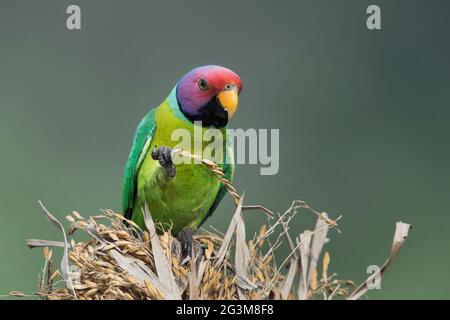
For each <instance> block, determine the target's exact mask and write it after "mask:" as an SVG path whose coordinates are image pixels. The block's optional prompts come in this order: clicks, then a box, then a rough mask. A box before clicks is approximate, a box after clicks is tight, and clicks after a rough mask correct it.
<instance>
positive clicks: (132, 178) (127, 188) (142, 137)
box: [122, 109, 156, 219]
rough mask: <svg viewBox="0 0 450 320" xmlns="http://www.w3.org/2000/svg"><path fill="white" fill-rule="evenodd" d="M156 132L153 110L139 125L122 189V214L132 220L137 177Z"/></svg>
mask: <svg viewBox="0 0 450 320" xmlns="http://www.w3.org/2000/svg"><path fill="white" fill-rule="evenodd" d="M155 130H156V120H155V109H152V110H151V111H150V112H149V113H148V114H147V115H146V116H145V117H144V119H142V121H141V123H140V124H139V126H138V128H137V130H136V134H135V136H134V142H133V147H132V148H131V152H130V155H129V156H128V161H127V164H126V166H125V172H124V178H123V189H122V210H123V211H122V212H123V215H124V216H125V218H127V219H131V215H132V213H133V205H134V200H135V198H136V191H137V177H138V174H139V170H140V168H141V165H142V162H143V160H144V158H145V155H146V154H147V151H148V149H149V148H150V144H151V142H152V138H153V135H154V133H155Z"/></svg>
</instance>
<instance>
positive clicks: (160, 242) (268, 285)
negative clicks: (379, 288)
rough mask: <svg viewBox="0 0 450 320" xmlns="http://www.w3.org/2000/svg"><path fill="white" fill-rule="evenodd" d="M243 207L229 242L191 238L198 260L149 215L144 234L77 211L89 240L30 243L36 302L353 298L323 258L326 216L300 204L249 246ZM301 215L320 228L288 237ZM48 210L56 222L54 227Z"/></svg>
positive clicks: (74, 217)
mask: <svg viewBox="0 0 450 320" xmlns="http://www.w3.org/2000/svg"><path fill="white" fill-rule="evenodd" d="M241 207H242V200H241V203H239V205H238V207H237V209H236V212H235V214H234V215H233V218H232V220H231V223H230V225H229V227H228V230H227V232H226V233H225V234H224V235H222V234H221V233H220V232H218V231H210V232H208V231H205V230H201V231H200V232H198V234H196V235H195V236H194V240H195V241H194V245H193V249H194V250H193V258H192V259H185V260H184V261H181V259H182V257H181V250H180V243H179V242H178V240H177V239H176V238H175V237H173V236H172V235H171V234H170V232H165V233H164V234H163V235H157V234H156V232H155V226H154V224H153V221H152V219H151V215H150V214H149V212H148V209H146V211H145V220H146V226H147V230H141V229H140V228H139V227H138V226H137V225H136V224H134V223H133V222H132V221H128V220H126V221H125V218H123V216H121V215H119V214H117V213H114V212H112V211H109V210H106V211H103V213H102V214H101V215H97V216H92V217H90V218H84V217H82V216H81V215H80V214H79V213H77V212H73V214H71V215H69V216H67V217H66V218H67V220H68V221H69V222H70V226H69V230H68V232H67V233H68V235H69V236H72V235H73V234H74V233H75V231H77V230H80V231H83V232H85V233H86V234H88V235H89V236H90V238H91V240H89V241H85V242H76V241H75V240H74V239H73V238H72V239H70V240H69V239H67V237H66V235H65V232H64V238H65V239H67V240H66V241H67V242H55V241H45V240H28V245H29V246H30V247H42V246H45V247H44V258H45V264H44V267H43V269H42V271H41V275H40V288H39V293H38V295H39V296H40V297H41V298H43V299H130V300H131V299H252V300H254V299H311V298H333V297H335V296H344V297H345V296H348V295H349V288H350V287H352V286H353V283H352V282H351V281H343V280H338V279H336V275H335V274H329V271H328V266H329V263H330V254H329V253H328V252H326V253H325V254H323V256H322V257H319V256H320V252H321V250H322V247H323V245H324V244H325V243H326V242H327V241H328V239H327V231H328V229H329V228H333V227H335V226H336V224H335V223H334V222H332V220H331V219H329V218H328V217H327V215H326V214H325V213H318V212H315V211H314V210H312V209H311V208H310V207H309V206H308V205H307V204H306V203H304V202H301V201H296V202H294V203H293V204H292V206H291V207H290V208H289V209H288V210H287V211H286V212H285V213H284V214H282V215H280V214H279V215H278V216H277V217H275V218H273V219H268V222H269V223H268V224H264V225H262V226H261V228H260V230H259V232H258V233H257V234H255V235H254V236H253V237H252V239H250V240H249V239H246V233H245V225H244V219H243V216H242V212H241ZM301 209H305V210H308V211H311V212H314V213H315V214H317V216H318V220H317V223H316V227H315V229H314V230H312V231H309V230H306V231H305V232H303V233H302V234H300V235H299V236H298V237H295V238H291V236H290V234H289V222H290V221H292V218H293V217H294V216H295V215H296V214H297V213H298V212H299V210H301ZM44 210H45V211H46V214H47V217H48V218H49V219H50V220H51V221H52V220H53V219H54V220H56V219H55V218H54V217H53V215H51V214H50V212H48V211H47V210H46V209H45V208H44ZM56 221H57V220H56ZM53 222H54V221H53ZM270 222H272V223H270ZM54 223H55V222H54ZM59 225H61V224H59ZM61 231H64V229H61ZM284 242H285V243H287V245H288V246H290V248H291V250H290V251H291V253H290V254H289V255H288V256H287V257H286V258H285V259H282V260H280V261H278V263H277V262H276V259H275V254H276V251H277V249H279V248H280V247H281V246H282V245H283V243H284ZM48 246H53V247H65V249H66V250H67V256H66V257H63V259H62V260H63V262H62V264H61V269H60V270H63V271H59V270H54V267H53V266H54V263H53V262H52V255H53V254H52V250H50V249H49V248H48ZM65 258H67V259H65ZM319 259H320V269H321V271H320V272H319V271H318V270H317V268H318V267H317V265H318V262H319ZM64 260H66V261H64ZM186 260H188V261H186ZM16 295H18V294H17V293H16Z"/></svg>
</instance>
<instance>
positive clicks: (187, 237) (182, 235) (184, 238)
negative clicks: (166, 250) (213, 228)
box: [177, 228, 194, 264]
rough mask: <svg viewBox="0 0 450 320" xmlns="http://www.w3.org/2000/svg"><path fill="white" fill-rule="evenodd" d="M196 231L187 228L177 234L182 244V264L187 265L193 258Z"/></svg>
mask: <svg viewBox="0 0 450 320" xmlns="http://www.w3.org/2000/svg"><path fill="white" fill-rule="evenodd" d="M193 236H194V231H193V230H192V229H191V228H185V229H183V230H181V231H180V232H179V233H178V234H177V239H178V241H180V243H181V259H180V260H181V261H182V263H181V264H184V263H186V262H187V261H189V259H190V258H191V256H192V241H193Z"/></svg>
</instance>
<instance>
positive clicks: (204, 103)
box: [122, 65, 242, 251]
mask: <svg viewBox="0 0 450 320" xmlns="http://www.w3.org/2000/svg"><path fill="white" fill-rule="evenodd" d="M241 88H242V82H241V79H240V78H239V76H238V75H237V74H236V73H234V72H233V71H231V70H229V69H227V68H224V67H220V66H213V65H210V66H204V67H199V68H196V69H194V70H192V71H190V72H189V73H187V74H186V75H185V76H184V77H182V78H181V80H180V81H179V82H178V84H177V85H176V86H175V87H174V88H173V90H172V91H171V93H170V94H169V96H168V97H167V98H166V99H165V100H164V102H163V103H162V104H161V105H159V106H158V107H156V108H154V109H152V110H151V111H150V112H149V113H148V114H147V115H146V116H145V117H144V118H143V120H142V121H141V123H140V124H139V126H138V128H137V131H136V134H135V137H134V142H133V147H132V149H131V152H130V155H129V158H128V162H127V164H126V167H125V174H124V183H123V195H122V207H123V213H124V215H125V217H126V218H128V219H132V220H133V221H135V222H136V223H137V224H138V225H140V226H142V227H144V219H143V214H142V208H143V207H144V206H145V204H146V203H147V204H148V207H149V209H150V213H151V215H152V218H153V220H154V221H155V223H156V225H159V226H162V227H163V228H164V229H169V228H170V229H171V230H172V233H173V234H174V235H178V236H179V237H180V238H181V239H182V242H183V241H184V242H185V244H184V247H185V249H186V250H188V251H190V243H191V241H192V234H193V232H195V230H196V229H197V228H198V227H199V226H200V225H201V224H202V223H203V222H204V221H205V220H206V219H207V218H208V217H209V216H210V215H211V214H212V213H213V212H214V210H215V209H216V208H217V206H218V204H219V202H220V201H221V200H222V198H223V196H224V195H225V193H226V189H225V187H224V186H223V185H221V182H220V180H219V179H218V178H217V177H216V176H215V175H214V174H213V173H212V172H211V171H210V170H209V169H208V168H207V167H205V166H203V165H201V164H192V163H191V164H186V163H182V164H177V165H176V166H175V165H174V163H173V161H172V158H171V154H172V148H174V147H175V146H176V145H177V144H178V142H179V141H174V139H173V137H172V133H173V132H174V130H176V129H185V130H187V131H188V132H189V133H190V134H191V135H190V136H191V137H192V143H191V146H194V145H195V141H194V139H197V138H198V137H195V135H194V127H196V126H201V128H200V130H202V132H205V130H207V129H209V128H216V129H218V130H220V131H221V133H222V135H223V137H224V138H223V149H224V152H223V153H222V154H223V159H221V160H222V161H221V163H220V165H221V166H222V169H223V171H224V173H225V177H226V178H227V179H228V180H230V181H231V180H232V178H233V173H234V164H233V152H232V150H231V148H230V145H229V142H228V139H227V136H226V135H227V133H226V126H227V124H228V121H229V120H230V118H231V117H232V116H233V115H234V113H235V111H236V109H237V105H238V95H239V93H240V91H241ZM198 129H199V128H198V127H197V128H196V130H198ZM207 145H208V142H207V141H206V142H205V141H202V142H201V150H195V149H194V148H192V149H191V150H188V151H189V152H190V153H192V154H197V153H198V152H199V151H200V152H201V153H202V154H199V155H200V156H202V157H205V154H204V153H203V151H204V149H205V147H206V146H207ZM210 160H211V159H210ZM159 231H161V228H160V229H159Z"/></svg>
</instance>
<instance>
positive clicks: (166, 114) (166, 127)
mask: <svg viewBox="0 0 450 320" xmlns="http://www.w3.org/2000/svg"><path fill="white" fill-rule="evenodd" d="M176 129H182V130H183V131H179V133H181V134H183V136H184V137H187V134H189V136H190V141H188V140H185V142H186V141H187V144H186V143H185V144H184V150H186V151H189V152H191V153H193V154H194V153H195V154H199V155H200V156H201V155H202V153H203V151H204V150H205V148H206V147H207V146H208V145H209V144H210V142H209V141H203V142H202V143H201V144H199V140H198V139H197V141H196V140H195V139H196V138H200V137H195V136H194V125H193V124H192V123H190V122H188V121H186V120H185V119H184V118H182V117H179V116H177V114H176V112H174V111H173V109H172V108H171V107H170V105H169V103H168V102H167V101H165V102H164V103H163V104H162V105H161V106H160V107H158V111H157V113H156V132H155V136H154V137H153V139H152V143H151V147H150V149H149V150H152V149H153V147H154V146H158V147H159V146H169V147H171V148H174V147H176V146H177V145H179V143H180V141H179V140H178V141H177V140H176V141H173V140H172V133H173V132H174V130H176ZM205 131H206V129H204V128H201V130H200V127H198V126H197V129H196V132H197V135H198V136H199V134H198V133H200V132H201V133H202V134H203V133H204V132H205ZM223 134H225V130H223ZM223 141H226V138H225V136H223ZM223 141H222V146H224V142H223ZM196 143H197V147H198V146H199V145H201V148H195V147H194V146H195V145H196ZM189 145H190V146H191V148H190V150H189ZM223 150H225V148H224V149H223ZM203 155H204V154H203ZM210 160H212V159H210ZM137 183H138V194H137V197H138V199H137V200H138V204H139V205H138V206H137V208H142V206H143V204H144V203H145V202H147V203H148V204H149V209H150V212H151V214H152V217H153V219H154V220H155V222H156V223H157V224H160V225H162V226H163V228H164V229H169V228H171V229H172V232H173V233H174V234H176V233H178V232H179V231H180V230H181V229H183V228H185V227H191V228H193V229H194V230H195V229H196V228H197V227H198V225H199V224H200V223H201V221H203V220H204V218H205V216H206V215H207V213H208V211H209V209H210V208H211V206H212V204H213V202H214V200H215V199H216V196H217V194H218V192H219V189H220V181H219V179H218V178H217V176H216V175H215V174H213V173H212V172H211V171H210V170H209V169H208V168H206V167H205V166H204V165H202V164H177V166H176V176H175V177H174V178H167V177H166V175H165V172H164V170H163V168H162V167H161V166H160V165H159V163H158V161H155V160H153V159H152V158H151V152H148V154H147V156H146V157H145V159H144V162H143V164H142V167H141V169H140V172H139V175H138V181H137ZM139 210H140V209H139ZM133 217H135V219H136V220H139V219H142V214H141V213H139V212H137V213H134V214H133ZM137 222H142V221H137Z"/></svg>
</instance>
